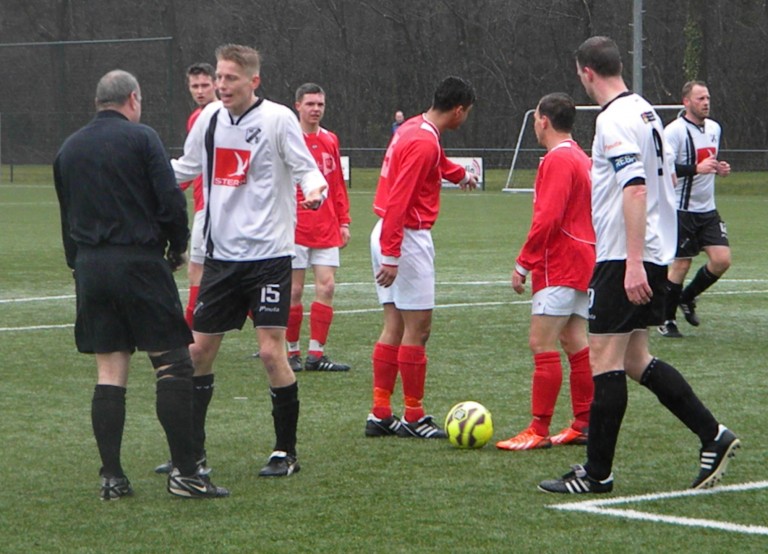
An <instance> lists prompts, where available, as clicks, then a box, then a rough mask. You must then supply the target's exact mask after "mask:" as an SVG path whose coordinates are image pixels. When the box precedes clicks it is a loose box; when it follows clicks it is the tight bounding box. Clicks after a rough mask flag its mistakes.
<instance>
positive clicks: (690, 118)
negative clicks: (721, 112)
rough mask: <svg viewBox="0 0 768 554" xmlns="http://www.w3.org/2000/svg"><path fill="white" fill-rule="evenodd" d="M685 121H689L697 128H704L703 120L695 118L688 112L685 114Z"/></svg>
mask: <svg viewBox="0 0 768 554" xmlns="http://www.w3.org/2000/svg"><path fill="white" fill-rule="evenodd" d="M685 119H687V120H688V121H690V122H691V123H693V124H694V125H696V126H698V127H703V126H704V120H703V119H702V118H699V117H696V116H695V115H693V114H692V113H690V112H685Z"/></svg>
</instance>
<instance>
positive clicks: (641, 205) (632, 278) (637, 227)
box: [622, 177, 653, 304]
mask: <svg viewBox="0 0 768 554" xmlns="http://www.w3.org/2000/svg"><path fill="white" fill-rule="evenodd" d="M622 201H623V212H624V226H625V231H626V235H627V261H626V271H625V274H624V290H625V291H626V293H627V297H628V298H629V301H630V302H632V303H633V304H647V303H648V302H650V300H651V296H653V293H652V292H651V287H650V286H649V284H648V276H647V275H646V272H645V268H644V267H643V252H644V250H645V226H646V220H647V217H648V215H647V212H646V202H647V198H646V186H645V180H644V179H641V178H639V177H638V178H635V179H633V180H632V181H630V183H628V184H627V185H626V186H625V187H624V190H623V193H622Z"/></svg>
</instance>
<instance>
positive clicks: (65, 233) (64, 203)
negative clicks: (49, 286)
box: [53, 157, 77, 272]
mask: <svg viewBox="0 0 768 554" xmlns="http://www.w3.org/2000/svg"><path fill="white" fill-rule="evenodd" d="M53 183H54V186H55V188H56V196H57V197H58V198H59V212H60V215H61V240H62V242H63V244H64V257H65V259H66V260H67V267H69V268H70V269H71V270H72V271H73V272H74V270H75V258H77V243H76V242H75V241H74V239H73V238H72V234H71V230H70V227H69V196H68V195H67V191H66V190H64V180H63V179H62V176H61V168H60V167H59V158H58V157H57V158H56V161H54V163H53Z"/></svg>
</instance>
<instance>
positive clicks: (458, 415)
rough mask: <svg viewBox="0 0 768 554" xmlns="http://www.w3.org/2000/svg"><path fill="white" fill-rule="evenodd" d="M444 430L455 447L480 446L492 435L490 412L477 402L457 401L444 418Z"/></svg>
mask: <svg viewBox="0 0 768 554" xmlns="http://www.w3.org/2000/svg"><path fill="white" fill-rule="evenodd" d="M445 432H446V433H447V434H448V440H449V441H450V442H451V444H452V445H453V446H455V447H456V448H482V447H483V446H485V445H486V444H487V443H488V441H489V440H491V437H492V436H493V421H492V420H491V412H489V411H488V409H487V408H486V407H485V406H483V405H482V404H480V403H479V402H472V401H471V400H468V401H465V402H459V403H458V404H456V405H455V406H454V407H453V408H451V411H450V412H448V416H447V417H446V418H445Z"/></svg>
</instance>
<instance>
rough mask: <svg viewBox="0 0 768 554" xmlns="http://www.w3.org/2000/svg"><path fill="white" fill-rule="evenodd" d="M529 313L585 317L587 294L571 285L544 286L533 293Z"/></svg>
mask: <svg viewBox="0 0 768 554" xmlns="http://www.w3.org/2000/svg"><path fill="white" fill-rule="evenodd" d="M531 314H533V315H554V316H571V315H577V316H579V317H583V318H584V319H587V317H588V316H589V296H588V295H587V293H586V292H582V291H579V290H576V289H572V288H571V287H545V288H543V289H541V290H540V291H539V292H537V293H536V294H534V295H533V298H532V299H531Z"/></svg>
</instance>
